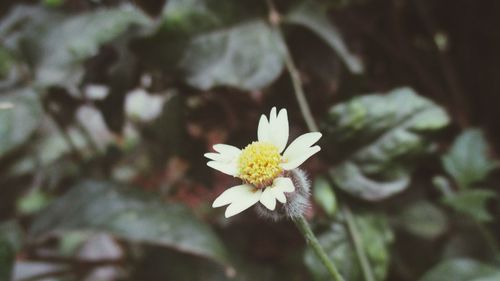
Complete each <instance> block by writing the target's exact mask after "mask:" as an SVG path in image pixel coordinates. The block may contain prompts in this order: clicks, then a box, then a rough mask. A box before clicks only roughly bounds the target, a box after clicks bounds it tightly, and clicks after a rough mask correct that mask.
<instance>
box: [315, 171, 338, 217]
mask: <svg viewBox="0 0 500 281" xmlns="http://www.w3.org/2000/svg"><path fill="white" fill-rule="evenodd" d="M313 198H314V201H316V203H318V204H319V205H320V206H321V208H323V210H324V211H325V213H326V214H327V215H328V216H330V217H333V216H334V214H335V212H336V210H337V198H336V197H335V193H334V192H333V189H332V187H331V186H330V184H329V183H328V181H327V180H326V179H325V178H321V177H320V178H316V180H314V185H313Z"/></svg>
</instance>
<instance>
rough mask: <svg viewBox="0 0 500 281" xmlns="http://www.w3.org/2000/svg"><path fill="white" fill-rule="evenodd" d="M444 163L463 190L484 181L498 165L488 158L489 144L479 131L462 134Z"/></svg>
mask: <svg viewBox="0 0 500 281" xmlns="http://www.w3.org/2000/svg"><path fill="white" fill-rule="evenodd" d="M442 161H443V166H444V168H445V169H446V171H447V172H448V173H449V174H450V175H451V176H452V177H453V179H454V180H455V181H456V183H457V184H458V185H459V187H461V188H468V187H470V186H471V184H473V183H476V182H479V181H482V180H484V179H485V178H486V176H487V175H488V174H489V173H490V172H491V170H493V169H494V168H495V167H496V166H497V164H498V163H496V162H495V161H493V160H491V158H490V157H489V156H488V143H487V142H486V140H485V139H484V136H483V133H482V132H481V131H480V130H479V129H469V130H466V131H464V132H463V133H462V134H460V136H458V137H457V139H456V140H455V142H454V143H453V145H452V147H451V149H450V151H448V153H447V154H446V155H444V156H443V158H442Z"/></svg>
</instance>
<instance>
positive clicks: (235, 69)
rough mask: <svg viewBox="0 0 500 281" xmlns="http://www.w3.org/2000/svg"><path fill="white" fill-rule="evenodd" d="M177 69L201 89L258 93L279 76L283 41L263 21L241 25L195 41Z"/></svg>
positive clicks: (281, 66)
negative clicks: (224, 88) (234, 89)
mask: <svg viewBox="0 0 500 281" xmlns="http://www.w3.org/2000/svg"><path fill="white" fill-rule="evenodd" d="M180 67H181V69H182V70H183V71H184V72H185V73H186V75H187V77H186V79H187V82H188V83H189V84H191V85H192V86H194V87H197V88H200V89H204V90H206V89H209V88H212V87H215V86H233V87H237V88H240V89H244V90H258V89H261V88H263V87H265V86H267V85H269V84H270V83H271V82H272V81H274V80H275V79H276V78H277V77H278V75H279V74H280V73H281V70H282V69H283V40H282V38H281V36H280V35H279V34H278V33H276V32H274V31H273V30H272V29H271V28H270V27H269V26H268V25H267V24H266V23H265V22H264V21H262V20H256V21H251V22H247V23H243V24H240V25H237V26H234V27H232V28H229V29H224V30H219V31H214V32H211V33H207V34H202V35H199V36H197V37H196V38H194V39H193V40H192V41H191V42H190V44H189V45H188V47H187V50H186V52H185V53H184V57H183V59H182V61H181V63H180Z"/></svg>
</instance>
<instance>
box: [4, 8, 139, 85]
mask: <svg viewBox="0 0 500 281" xmlns="http://www.w3.org/2000/svg"><path fill="white" fill-rule="evenodd" d="M22 10H24V12H22ZM14 12H16V13H18V14H21V15H22V16H18V17H17V18H16V19H15V20H12V23H11V24H10V26H13V28H14V27H15V26H16V24H18V25H19V24H22V23H24V25H23V28H22V30H21V31H20V32H16V33H13V34H11V35H10V36H9V37H8V38H7V39H6V40H8V43H9V44H8V46H9V47H11V48H13V49H21V50H22V51H23V54H24V56H25V57H26V59H28V60H29V61H30V64H32V65H33V67H34V71H35V76H36V81H37V82H38V84H39V85H42V86H46V85H54V84H57V85H65V86H70V87H75V86H76V85H77V83H78V82H80V79H81V78H82V76H83V71H84V66H83V64H82V63H83V62H84V61H85V60H86V59H88V58H90V57H92V56H94V55H96V54H97V53H98V51H99V47H100V46H101V45H103V44H106V43H109V42H111V41H112V40H114V39H116V38H117V37H119V36H120V35H121V34H123V33H124V32H126V31H127V30H128V28H129V27H130V26H132V25H141V26H147V25H148V23H149V20H148V19H147V17H146V16H145V15H144V14H142V13H141V12H139V11H138V10H136V9H134V8H133V7H131V6H123V7H118V8H108V9H99V10H95V11H92V12H88V13H82V14H80V15H77V16H66V15H63V14H61V13H59V12H56V11H55V10H50V9H41V8H28V7H20V8H18V9H17V10H15V11H14ZM14 12H13V13H14ZM13 28H12V29H13ZM5 29H6V30H7V31H8V30H10V29H9V28H8V27H5ZM5 32H6V31H5Z"/></svg>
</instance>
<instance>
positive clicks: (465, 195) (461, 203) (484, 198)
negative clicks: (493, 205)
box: [443, 189, 496, 222]
mask: <svg viewBox="0 0 500 281" xmlns="http://www.w3.org/2000/svg"><path fill="white" fill-rule="evenodd" d="M494 197H496V194H495V192H494V191H492V190H484V189H483V190H481V189H474V190H461V191H459V192H457V193H456V194H454V195H450V196H446V197H444V198H443V202H444V203H445V204H447V205H448V206H450V207H452V208H453V209H455V210H456V211H457V212H460V213H462V214H466V215H469V216H471V217H472V218H474V219H476V220H477V221H480V222H488V221H491V220H492V219H493V217H492V216H491V215H490V214H489V213H488V210H487V209H486V203H487V202H488V200H490V199H492V198H494Z"/></svg>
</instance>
